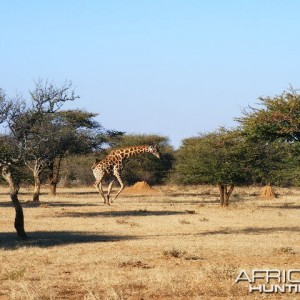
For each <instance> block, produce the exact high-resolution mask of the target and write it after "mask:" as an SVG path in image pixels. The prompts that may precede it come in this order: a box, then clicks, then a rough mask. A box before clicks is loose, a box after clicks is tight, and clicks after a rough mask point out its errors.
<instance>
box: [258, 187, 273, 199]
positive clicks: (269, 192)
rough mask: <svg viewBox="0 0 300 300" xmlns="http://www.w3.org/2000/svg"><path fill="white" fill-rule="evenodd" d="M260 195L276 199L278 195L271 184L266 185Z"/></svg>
mask: <svg viewBox="0 0 300 300" xmlns="http://www.w3.org/2000/svg"><path fill="white" fill-rule="evenodd" d="M260 196H261V197H262V198H264V199H274V198H276V197H277V195H276V194H275V192H274V190H273V189H272V187H271V186H270V185H266V186H265V187H264V188H263V189H262V191H261V194H260Z"/></svg>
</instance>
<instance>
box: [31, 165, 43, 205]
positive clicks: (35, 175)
mask: <svg viewBox="0 0 300 300" xmlns="http://www.w3.org/2000/svg"><path fill="white" fill-rule="evenodd" d="M33 178H34V191H33V198H32V200H33V202H39V201H40V190H41V179H40V174H39V172H38V171H34V172H33Z"/></svg>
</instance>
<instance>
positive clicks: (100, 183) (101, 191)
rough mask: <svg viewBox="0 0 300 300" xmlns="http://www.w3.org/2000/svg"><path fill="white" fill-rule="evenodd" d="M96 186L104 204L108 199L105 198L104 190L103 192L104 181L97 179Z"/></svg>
mask: <svg viewBox="0 0 300 300" xmlns="http://www.w3.org/2000/svg"><path fill="white" fill-rule="evenodd" d="M94 186H95V188H96V189H97V191H98V192H99V194H100V196H101V197H102V198H103V200H104V204H106V203H107V199H106V198H105V195H104V192H103V189H102V182H101V181H99V180H96V182H95V184H94Z"/></svg>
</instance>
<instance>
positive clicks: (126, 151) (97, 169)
mask: <svg viewBox="0 0 300 300" xmlns="http://www.w3.org/2000/svg"><path fill="white" fill-rule="evenodd" d="M142 153H151V154H153V155H154V156H156V157H157V158H160V155H159V152H158V150H157V147H156V145H155V146H152V145H142V146H132V147H125V148H121V149H117V150H113V151H111V152H110V153H109V154H108V155H107V156H106V157H105V158H104V159H102V160H96V161H95V163H94V164H93V166H92V170H93V174H94V176H95V178H96V181H95V187H96V189H97V190H98V191H99V194H100V195H101V197H102V198H103V200H104V203H105V204H108V205H110V193H111V189H112V187H113V184H114V182H115V179H117V180H118V182H119V184H120V189H119V190H118V192H117V193H116V195H115V197H114V199H113V200H112V201H111V202H113V201H114V200H115V199H116V198H117V197H118V196H119V194H120V193H121V192H122V190H123V189H124V183H123V180H122V177H121V171H122V169H123V161H124V159H127V158H129V157H131V156H134V155H139V154H142ZM106 175H113V176H114V179H113V180H112V181H111V182H110V184H109V185H108V189H107V195H106V197H105V195H104V191H103V188H102V180H103V178H104V177H105V176H106Z"/></svg>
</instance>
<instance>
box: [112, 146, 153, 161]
mask: <svg viewBox="0 0 300 300" xmlns="http://www.w3.org/2000/svg"><path fill="white" fill-rule="evenodd" d="M145 152H148V146H132V147H126V148H122V149H118V150H114V151H113V155H116V156H119V157H120V158H121V159H122V160H123V159H126V158H129V157H131V156H135V155H139V154H142V153H145Z"/></svg>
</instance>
